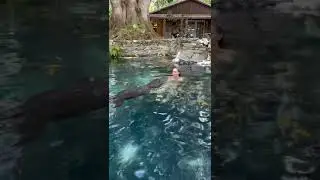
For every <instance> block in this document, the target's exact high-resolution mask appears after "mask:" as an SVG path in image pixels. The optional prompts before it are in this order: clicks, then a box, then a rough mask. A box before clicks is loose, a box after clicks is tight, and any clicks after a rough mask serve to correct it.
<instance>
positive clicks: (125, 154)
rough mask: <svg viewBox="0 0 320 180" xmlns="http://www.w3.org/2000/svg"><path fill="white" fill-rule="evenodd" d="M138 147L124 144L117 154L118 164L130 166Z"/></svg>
mask: <svg viewBox="0 0 320 180" xmlns="http://www.w3.org/2000/svg"><path fill="white" fill-rule="evenodd" d="M138 150H139V147H138V146H137V145H134V144H132V142H130V143H128V144H126V145H125V146H124V147H123V148H122V149H121V150H120V153H119V163H120V164H122V165H124V164H130V163H131V162H132V161H133V159H134V158H135V157H136V155H137V152H138Z"/></svg>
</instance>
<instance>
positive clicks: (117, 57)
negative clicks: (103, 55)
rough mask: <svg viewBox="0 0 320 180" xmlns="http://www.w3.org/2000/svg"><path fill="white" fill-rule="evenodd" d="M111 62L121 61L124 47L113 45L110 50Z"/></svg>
mask: <svg viewBox="0 0 320 180" xmlns="http://www.w3.org/2000/svg"><path fill="white" fill-rule="evenodd" d="M109 52H110V57H111V63H119V62H120V61H121V56H122V52H123V51H122V49H121V47H120V46H118V45H113V46H111V48H110V50H109Z"/></svg>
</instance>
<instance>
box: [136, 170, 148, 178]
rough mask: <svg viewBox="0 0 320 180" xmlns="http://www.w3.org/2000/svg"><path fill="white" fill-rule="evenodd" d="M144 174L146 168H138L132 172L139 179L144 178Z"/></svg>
mask: <svg viewBox="0 0 320 180" xmlns="http://www.w3.org/2000/svg"><path fill="white" fill-rule="evenodd" d="M145 174H146V170H144V169H139V170H137V171H135V172H134V175H135V176H136V177H137V178H139V179H141V178H144V176H145Z"/></svg>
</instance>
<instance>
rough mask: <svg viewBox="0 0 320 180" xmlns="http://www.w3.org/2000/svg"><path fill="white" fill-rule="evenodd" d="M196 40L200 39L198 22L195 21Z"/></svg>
mask: <svg viewBox="0 0 320 180" xmlns="http://www.w3.org/2000/svg"><path fill="white" fill-rule="evenodd" d="M194 29H195V35H194V36H195V38H197V37H198V21H194Z"/></svg>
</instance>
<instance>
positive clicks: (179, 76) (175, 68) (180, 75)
mask: <svg viewBox="0 0 320 180" xmlns="http://www.w3.org/2000/svg"><path fill="white" fill-rule="evenodd" d="M174 69H176V70H177V71H178V72H179V75H178V76H179V77H180V76H181V72H180V70H179V68H178V67H174V68H173V69H172V71H173V70H174Z"/></svg>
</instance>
